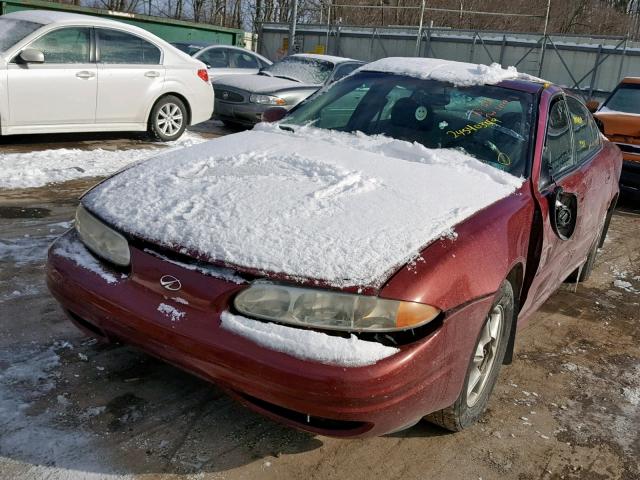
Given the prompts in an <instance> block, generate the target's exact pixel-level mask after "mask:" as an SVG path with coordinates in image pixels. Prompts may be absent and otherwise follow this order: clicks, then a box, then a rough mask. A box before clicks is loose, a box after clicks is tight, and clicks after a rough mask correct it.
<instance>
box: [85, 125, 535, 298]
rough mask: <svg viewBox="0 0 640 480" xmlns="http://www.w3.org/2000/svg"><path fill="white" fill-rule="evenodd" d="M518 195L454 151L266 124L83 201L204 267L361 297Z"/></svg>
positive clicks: (499, 176) (497, 175) (504, 178)
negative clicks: (210, 263)
mask: <svg viewBox="0 0 640 480" xmlns="http://www.w3.org/2000/svg"><path fill="white" fill-rule="evenodd" d="M521 184H522V179H518V178H516V177H514V176H512V175H509V174H507V173H505V172H502V171H499V170H497V169H494V168H492V167H490V166H488V165H485V164H483V163H481V162H480V161H478V160H476V159H474V158H473V157H471V156H468V155H466V154H464V153H462V152H460V151H458V150H433V149H427V148H425V147H424V146H422V145H420V144H417V143H414V144H411V143H407V142H404V141H400V140H394V139H391V138H388V137H382V136H377V137H369V136H366V135H352V134H346V133H340V132H330V131H326V130H320V129H315V128H313V127H302V128H299V129H297V130H296V132H295V133H293V132H288V131H283V130H280V129H279V128H278V127H277V126H273V125H271V126H269V125H264V126H260V127H258V128H257V129H254V130H253V131H251V132H243V133H238V134H235V135H229V136H226V137H223V138H219V139H216V140H213V141H210V142H207V143H204V144H200V145H196V146H194V147H191V148H188V149H183V150H180V151H179V152H172V153H168V154H165V155H161V156H158V157H157V158H155V159H153V160H151V161H149V162H144V163H142V164H140V165H137V166H136V167H135V168H133V169H129V170H126V171H124V172H122V173H121V174H120V175H118V176H116V177H114V178H112V179H110V180H107V181H106V182H104V183H102V184H101V185H100V186H98V187H97V188H96V189H94V190H93V191H92V192H90V193H89V194H88V195H87V196H86V197H85V198H84V200H83V202H84V204H85V206H86V207H87V208H88V209H89V210H91V211H93V212H95V213H97V214H98V216H100V217H101V218H103V219H105V220H106V221H108V222H110V223H112V224H114V225H115V226H116V227H118V228H120V229H122V230H124V231H129V232H132V233H134V234H137V235H140V236H142V237H145V238H147V239H149V240H151V241H155V242H157V243H160V244H163V245H166V246H169V247H173V248H180V247H184V248H181V250H182V251H183V252H185V253H186V251H187V250H188V251H190V252H193V253H195V254H196V256H200V257H202V258H203V259H211V260H219V261H223V262H226V263H227V264H229V265H236V266H242V267H249V268H255V269H258V270H263V271H267V272H284V273H286V274H288V275H290V276H293V277H307V278H313V279H320V280H325V281H327V282H329V283H331V284H333V285H336V286H347V285H356V286H362V285H378V284H380V282H382V281H384V280H385V278H386V277H387V276H388V275H389V273H390V272H391V271H393V270H394V269H395V268H397V267H398V266H401V265H403V264H405V263H406V262H407V261H410V260H411V259H412V258H414V257H415V255H416V254H417V253H418V252H419V251H420V250H421V249H422V248H423V247H424V246H425V245H426V244H428V243H430V242H431V241H433V240H435V239H437V238H439V237H441V236H443V235H447V234H449V235H450V234H451V232H452V228H453V227H454V226H455V225H456V224H457V223H459V222H461V221H462V220H464V219H466V218H468V217H469V216H470V215H472V214H473V213H475V212H477V211H478V210H480V209H482V208H484V207H486V206H488V205H490V204H492V203H494V202H496V201H497V200H499V199H501V198H503V197H505V196H507V195H509V194H511V193H512V192H514V191H515V189H516V188H518V187H519V186H520V185H521Z"/></svg>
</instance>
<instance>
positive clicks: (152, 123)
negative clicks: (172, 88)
mask: <svg viewBox="0 0 640 480" xmlns="http://www.w3.org/2000/svg"><path fill="white" fill-rule="evenodd" d="M186 127H187V107H185V105H184V102H183V101H182V100H180V99H179V98H178V97H174V96H173V95H167V96H166V97H162V98H161V99H160V100H158V101H157V102H156V104H155V105H154V106H153V109H151V116H150V117H149V134H150V135H151V136H152V137H153V138H155V139H157V140H161V141H163V142H171V141H173V140H177V139H178V138H180V137H181V136H182V133H183V132H184V129H185V128H186Z"/></svg>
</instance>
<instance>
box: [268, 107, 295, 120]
mask: <svg viewBox="0 0 640 480" xmlns="http://www.w3.org/2000/svg"><path fill="white" fill-rule="evenodd" d="M287 113H289V111H288V110H287V109H286V108H283V107H271V108H267V109H266V110H265V111H264V112H262V121H263V122H267V123H273V122H279V121H280V120H282V119H283V118H284V117H285V115H286V114H287Z"/></svg>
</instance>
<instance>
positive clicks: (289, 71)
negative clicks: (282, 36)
mask: <svg viewBox="0 0 640 480" xmlns="http://www.w3.org/2000/svg"><path fill="white" fill-rule="evenodd" d="M333 67H334V65H333V63H331V62H327V61H325V60H319V59H317V58H309V57H286V58H283V59H282V60H280V61H279V62H276V63H274V64H273V65H269V66H268V67H265V68H263V69H262V70H260V73H261V74H263V75H270V76H272V77H279V78H286V79H289V80H294V81H296V82H301V83H309V84H312V85H320V84H322V83H324V82H325V81H326V80H327V78H329V75H331V72H332V71H333Z"/></svg>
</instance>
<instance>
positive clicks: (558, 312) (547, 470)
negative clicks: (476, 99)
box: [0, 127, 640, 480]
mask: <svg viewBox="0 0 640 480" xmlns="http://www.w3.org/2000/svg"><path fill="white" fill-rule="evenodd" d="M216 128H217V127H216ZM221 133H224V131H218V132H217V133H215V134H214V135H217V134H221ZM105 141H107V142H112V145H113V148H123V149H126V148H140V145H141V144H144V145H147V143H146V141H145V140H143V139H133V140H124V141H123V140H121V139H118V138H116V137H109V139H106V140H105V139H104V138H102V137H100V138H98V137H89V138H86V139H85V138H80V139H78V138H75V140H74V139H73V138H70V139H64V142H70V143H72V144H73V147H74V148H75V147H78V146H79V147H80V148H92V147H91V145H92V144H94V143H95V142H98V143H99V145H100V148H105V144H104V142H105ZM21 142H22V143H21ZM42 142H43V144H45V146H43V148H52V146H53V147H60V146H61V145H60V143H64V142H59V141H58V139H45V140H43V141H42ZM83 142H86V144H83ZM131 145H134V146H133V147H131ZM64 146H65V147H67V146H68V145H64ZM5 147H6V148H9V149H12V151H28V150H29V149H33V146H32V145H28V144H27V143H26V141H21V140H17V141H15V142H13V143H7V142H6V141H3V142H2V143H0V148H1V149H2V151H3V152H4V151H5V150H4V149H5ZM35 148H38V147H37V146H36V147H35ZM149 148H157V147H156V146H154V145H151V146H150V147H149ZM94 181H95V179H82V180H75V181H71V182H66V183H64V184H58V185H53V186H48V187H43V188H36V189H22V190H0V232H2V233H1V234H0V478H7V479H9V478H11V479H44V478H46V479H50V480H56V479H65V480H67V479H68V480H72V479H85V478H86V479H97V478H110V479H122V478H134V479H136V480H137V479H151V478H153V479H161V480H164V479H222V478H224V479H227V478H228V479H241V478H249V479H254V478H261V479H262V478H264V479H271V478H273V479H283V478H285V479H289V478H291V479H298V478H300V479H334V478H335V479H343V478H349V479H350V480H351V479H367V480H368V479H370V478H398V479H400V478H403V479H406V478H421V479H422V478H443V479H454V480H455V479H474V480H477V479H479V478H482V479H485V480H486V479H494V478H501V479H518V480H529V479H531V480H533V479H536V480H537V479H561V478H564V479H575V480H578V479H580V480H583V479H587V480H589V479H594V480H596V479H598V480H599V479H625V480H632V479H636V480H637V479H638V478H640V461H639V460H638V459H639V458H640V435H639V433H638V432H639V430H640V428H639V427H640V314H639V313H638V312H639V311H640V236H639V235H638V231H640V211H638V210H634V209H633V206H632V205H626V206H625V205H623V206H622V207H621V208H619V209H618V211H617V212H616V215H615V216H614V218H613V221H612V224H611V230H610V233H609V237H608V239H607V242H606V243H605V246H604V248H603V250H602V252H601V255H600V257H599V260H598V262H597V268H596V271H595V273H594V275H593V277H592V279H591V280H590V281H589V282H587V283H585V284H583V285H579V286H578V288H577V290H576V291H574V287H575V286H574V285H564V286H563V287H561V289H560V290H559V291H558V292H557V293H556V294H554V295H553V296H552V298H550V299H549V300H548V301H547V302H546V303H545V304H544V306H543V307H542V309H541V310H540V312H538V313H537V314H536V315H535V316H534V318H533V319H532V320H531V321H530V322H529V325H528V326H527V327H526V328H524V329H523V330H521V331H520V332H519V336H518V341H517V353H516V355H517V358H516V360H515V362H514V364H513V365H511V366H508V367H505V368H503V370H502V373H501V376H500V380H499V383H498V386H497V387H496V391H495V392H494V396H493V399H492V402H491V404H490V409H489V411H488V412H487V414H486V416H485V417H484V419H483V420H482V422H481V423H479V424H477V425H475V426H474V427H472V428H470V429H469V430H467V431H464V432H461V433H458V434H449V433H447V432H445V431H443V430H441V429H439V428H437V427H434V426H431V425H429V424H427V423H422V424H419V425H417V426H415V427H413V428H411V429H409V430H406V431H404V432H400V433H397V434H393V435H388V436H385V437H379V438H374V439H367V440H355V441H344V440H336V439H331V438H326V437H322V436H318V435H310V434H306V433H300V432H297V431H295V430H291V429H289V428H286V427H283V426H280V425H278V424H276V423H274V422H272V421H270V420H267V419H264V418H262V417H260V416H258V415H256V414H254V413H251V412H250V411H248V410H246V409H244V408H243V407H241V406H239V405H237V404H236V403H235V402H234V401H232V400H231V399H229V398H228V397H226V396H225V395H224V394H223V393H222V392H221V391H220V390H219V389H217V388H216V387H215V386H214V385H211V384H208V383H205V382H203V381H201V380H199V379H196V378H195V377H193V376H191V375H189V374H187V373H184V372H182V371H180V370H177V369H175V368H173V367H171V366H169V365H166V364H164V363H162V362H160V361H158V360H155V359H153V358H151V357H149V356H147V355H145V354H143V353H141V352H139V351H136V350H135V349H132V348H129V347H126V346H101V345H98V344H96V343H95V342H93V341H92V340H91V339H89V338H87V337H84V336H83V335H82V334H81V333H80V332H79V331H77V330H76V329H75V328H74V327H73V326H72V325H71V323H70V322H68V321H67V320H66V318H65V316H64V314H63V313H62V312H61V310H60V308H59V307H58V305H57V304H56V302H54V301H53V299H52V298H51V297H50V296H49V294H48V293H47V291H46V288H45V285H44V278H43V276H44V258H45V253H46V248H47V246H48V244H49V243H50V242H51V241H52V240H53V239H54V238H55V237H56V236H57V235H59V234H60V233H62V232H63V231H64V230H65V229H66V228H68V227H69V225H70V223H69V222H70V220H71V218H72V216H73V212H74V209H75V206H76V204H77V198H78V196H79V195H80V194H81V193H82V192H83V191H84V190H85V189H86V188H87V187H88V186H90V185H91V184H92V183H93V182H94Z"/></svg>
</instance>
